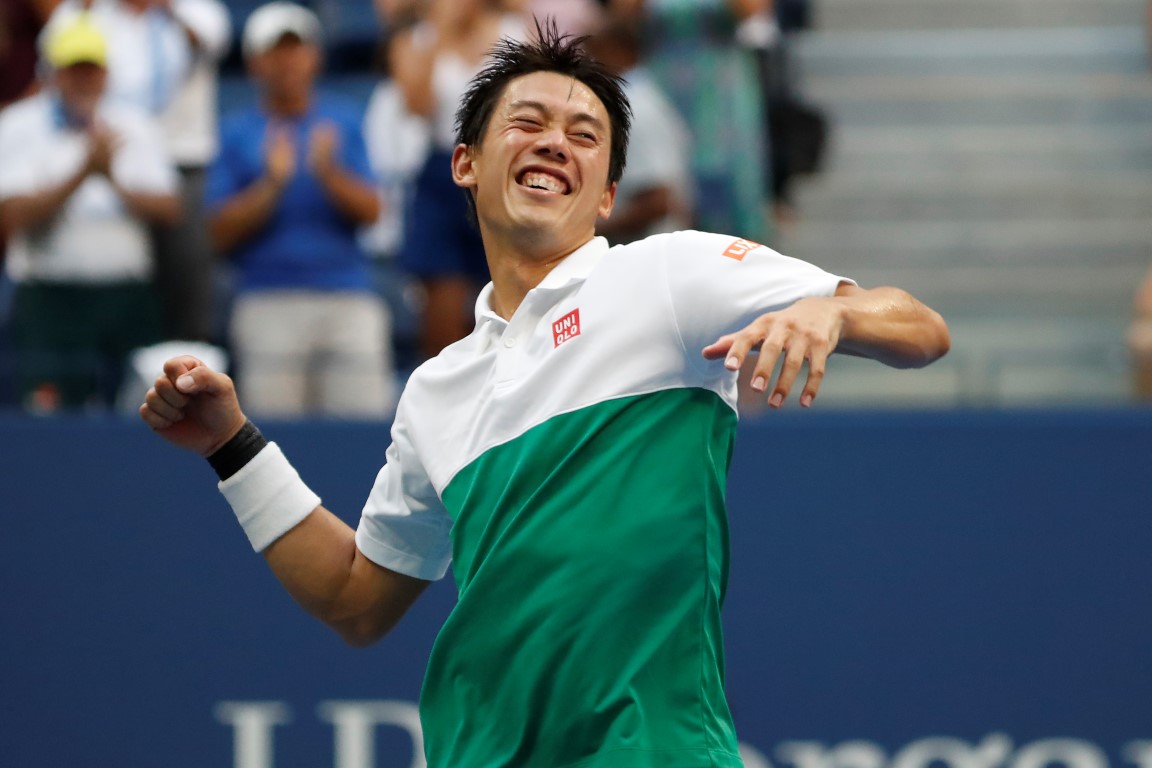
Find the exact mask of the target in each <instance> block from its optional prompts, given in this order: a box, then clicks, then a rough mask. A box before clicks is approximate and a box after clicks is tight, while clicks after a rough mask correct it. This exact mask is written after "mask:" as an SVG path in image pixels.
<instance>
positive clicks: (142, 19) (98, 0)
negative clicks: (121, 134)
mask: <svg viewBox="0 0 1152 768" xmlns="http://www.w3.org/2000/svg"><path fill="white" fill-rule="evenodd" d="M82 13H83V14H87V15H88V16H89V18H90V19H91V20H92V23H93V24H95V25H96V26H97V27H99V28H100V30H101V32H102V33H103V34H104V36H105V37H106V38H107V40H108V99H109V100H110V101H112V102H120V103H127V104H131V105H133V106H134V107H136V108H137V109H142V110H145V111H147V112H150V113H151V114H153V115H155V116H157V117H159V116H160V115H161V114H163V112H164V110H165V109H167V108H168V105H169V104H170V103H171V102H172V100H173V99H174V98H176V94H177V92H178V91H179V90H180V88H181V87H182V86H183V85H184V81H185V79H186V78H187V77H188V72H189V67H190V66H191V64H192V48H191V45H190V44H189V42H188V34H187V32H186V31H185V29H184V27H183V26H181V24H180V23H179V22H178V21H177V20H176V19H175V18H174V17H173V15H172V12H171V10H170V6H169V5H167V4H161V3H160V2H158V0H63V2H62V3H60V5H59V6H58V7H57V8H56V11H55V12H54V13H53V14H52V18H51V19H49V21H48V24H49V26H51V25H53V24H56V23H58V22H61V21H67V20H69V19H72V18H74V17H75V16H76V15H78V14H82Z"/></svg>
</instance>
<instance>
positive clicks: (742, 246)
mask: <svg viewBox="0 0 1152 768" xmlns="http://www.w3.org/2000/svg"><path fill="white" fill-rule="evenodd" d="M759 247H760V243H755V242H753V241H751V240H745V239H744V238H739V239H737V240H733V241H732V244H731V245H729V246H728V247H727V248H725V249H724V255H725V256H727V257H728V258H730V259H736V261H743V260H744V257H745V256H747V255H748V251H751V250H753V249H755V248H759Z"/></svg>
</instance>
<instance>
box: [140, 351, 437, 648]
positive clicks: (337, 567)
mask: <svg viewBox="0 0 1152 768" xmlns="http://www.w3.org/2000/svg"><path fill="white" fill-rule="evenodd" d="M140 416H141V418H142V419H143V420H144V421H145V422H146V423H147V424H148V425H149V426H150V427H152V429H153V430H154V431H156V433H157V434H159V435H160V436H161V437H164V438H165V439H166V440H168V441H169V442H171V443H173V444H174V445H177V446H180V447H182V448H185V449H188V450H191V451H193V452H195V453H199V454H200V455H201V456H204V457H206V458H207V457H209V456H211V457H213V462H214V466H216V468H217V471H218V472H220V474H221V475H222V477H224V479H223V481H222V483H221V490H222V491H224V494H225V496H226V497H228V499H229V501H230V502H231V503H232V505H233V509H234V511H235V512H236V514H237V517H238V518H239V520H240V523H241V525H242V526H243V527H244V529H245V532H246V533H248V535H249V538H250V539H251V540H252V542H253V545H254V546H255V547H256V548H257V549H259V550H261V551H262V552H263V554H264V557H265V560H266V561H267V562H268V565H269V567H271V569H272V572H273V573H274V574H275V575H276V577H277V578H278V579H279V580H280V582H281V583H282V584H283V585H284V587H285V588H286V589H287V590H288V592H289V594H291V595H292V597H293V598H294V599H295V600H296V601H297V602H298V603H299V604H300V605H301V606H303V607H304V608H305V610H307V611H308V612H309V613H311V614H312V615H313V616H315V617H317V618H318V619H320V620H321V621H323V622H325V623H326V624H328V625H329V626H330V627H332V628H333V629H334V630H336V631H337V632H338V633H339V634H340V635H341V637H343V638H344V640H345V641H346V642H348V643H349V644H352V645H357V646H362V645H367V644H369V643H371V642H374V641H375V640H377V639H379V638H380V637H382V636H383V635H384V634H386V633H387V632H388V631H389V630H390V629H391V628H392V627H393V626H395V625H396V623H397V622H398V621H399V620H400V618H401V617H402V616H403V615H404V613H405V612H406V611H407V610H408V608H409V607H410V606H411V605H412V604H413V603H414V602H415V601H416V598H418V597H419V596H420V594H421V593H422V592H423V591H424V589H425V588H426V587H427V586H428V584H429V582H428V581H425V580H422V579H416V578H413V577H410V576H406V575H404V574H401V573H397V572H395V571H392V570H389V569H387V568H384V567H382V566H379V565H377V564H376V563H373V562H372V561H370V560H369V559H368V558H366V557H365V556H364V555H363V554H362V553H361V552H360V551H359V549H358V548H357V547H356V542H355V532H354V531H353V530H352V528H351V527H349V526H348V525H347V524H346V523H344V521H342V520H340V519H339V518H338V517H336V516H335V515H333V514H332V513H331V512H329V511H328V510H327V509H325V508H324V507H323V506H321V505H319V503H318V501H317V497H316V496H315V494H312V493H311V491H309V490H308V489H307V487H306V486H304V485H303V483H302V481H300V480H299V477H298V476H297V475H296V473H295V470H293V469H292V468H291V466H290V465H289V464H288V463H287V460H286V459H284V458H283V457H282V454H280V451H279V448H278V447H277V446H276V445H275V444H262V443H259V445H262V447H259V448H258V449H257V451H256V452H255V453H254V454H253V455H251V456H250V457H248V460H246V461H244V463H243V464H242V465H241V466H239V467H234V468H222V467H221V461H220V460H219V459H218V457H219V456H221V455H222V454H223V453H227V452H229V451H233V452H234V450H233V447H234V446H235V445H236V442H235V441H236V440H237V439H241V438H243V435H242V434H241V433H242V432H244V433H245V434H251V433H252V432H254V431H255V430H254V428H252V427H250V426H249V422H248V421H247V419H246V418H245V416H244V414H243V412H242V411H241V410H240V405H239V402H238V400H237V399H236V391H235V388H234V386H233V383H232V380H231V379H230V378H229V377H228V376H227V375H225V374H223V373H220V372H218V371H214V370H212V369H210V368H208V367H207V366H205V365H204V364H203V363H201V362H200V361H199V360H197V359H196V358H193V357H189V356H182V357H176V358H173V359H171V360H169V361H168V362H166V363H165V364H164V372H163V374H162V375H161V376H159V377H158V378H157V379H156V382H155V384H154V385H153V386H152V388H151V389H150V390H149V391H148V394H147V395H146V396H145V400H144V404H143V405H142V406H140ZM256 435H257V436H258V435H259V433H258V432H257V433H256ZM259 439H260V440H262V439H263V438H262V437H261V438H259ZM241 455H245V454H243V452H242V454H241ZM233 469H234V470H235V471H234V472H233V471H232V470H233Z"/></svg>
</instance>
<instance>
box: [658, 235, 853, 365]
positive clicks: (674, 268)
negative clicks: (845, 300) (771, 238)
mask: <svg viewBox="0 0 1152 768" xmlns="http://www.w3.org/2000/svg"><path fill="white" fill-rule="evenodd" d="M651 240H653V241H657V240H659V241H662V242H661V245H663V248H661V251H662V253H661V254H660V257H661V258H662V259H663V261H664V264H663V266H664V268H665V270H666V274H667V283H668V290H669V293H670V299H671V303H672V307H673V312H674V314H675V319H676V323H677V327H678V330H679V332H680V336H681V338H682V339H683V342H684V345H685V347H686V348H687V349H688V350H689V351H694V350H699V349H703V348H704V347H705V346H707V345H708V344H711V343H712V342H713V341H715V340H716V339H717V338H718V337H720V336H722V335H724V334H726V333H731V332H733V331H735V330H738V329H740V328H742V327H744V326H745V325H747V324H748V323H750V322H752V321H753V320H754V319H756V318H757V317H759V316H760V315H762V314H764V313H765V312H772V311H776V310H780V309H783V308H785V307H787V306H789V305H791V304H792V303H794V302H796V301H798V300H799V299H803V298H806V297H809V296H831V295H833V294H834V293H835V292H836V288H837V287H838V286H839V285H840V284H841V283H843V282H849V283H850V282H852V281H851V280H848V279H847V278H843V277H840V276H839V275H834V274H832V273H830V272H826V271H825V270H823V269H821V268H820V267H817V266H816V265H814V264H810V263H808V262H806V261H801V260H800V259H794V258H792V257H789V256H785V255H783V254H781V253H777V252H776V251H774V250H772V249H771V248H768V247H767V246H764V245H761V244H759V243H755V242H752V241H750V240H745V239H743V238H739V237H733V236H731V235H718V234H712V233H706V232H674V233H671V234H667V235H656V236H655V237H653V238H651ZM655 244H656V243H655V242H653V245H655Z"/></svg>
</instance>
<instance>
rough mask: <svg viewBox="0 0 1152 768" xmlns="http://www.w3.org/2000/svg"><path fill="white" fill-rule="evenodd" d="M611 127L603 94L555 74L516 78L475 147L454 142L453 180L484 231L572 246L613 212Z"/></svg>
mask: <svg viewBox="0 0 1152 768" xmlns="http://www.w3.org/2000/svg"><path fill="white" fill-rule="evenodd" d="M610 131H611V126H610V125H609V119H608V112H607V110H606V109H605V108H604V104H603V103H602V102H601V101H600V99H599V98H597V96H596V95H595V94H594V93H593V92H592V91H591V90H590V89H589V88H588V87H587V86H586V85H584V84H583V83H581V82H579V81H578V80H575V79H573V78H571V77H568V76H566V75H560V74H557V73H555V72H535V73H532V74H530V75H524V76H523V77H520V78H517V79H515V80H513V81H511V82H510V83H509V84H508V86H507V87H506V88H505V89H504V93H503V95H502V96H501V98H500V101H499V102H498V103H497V105H496V108H495V109H494V110H493V112H492V117H491V119H490V120H489V122H488V126H487V128H486V130H485V133H484V136H483V138H482V139H481V142H480V146H478V147H471V148H469V147H464V146H461V147H457V149H456V153H455V155H454V156H453V163H452V167H453V174H454V177H455V179H456V183H457V184H459V185H460V186H462V187H465V188H467V189H469V190H471V191H472V193H473V194H474V195H475V200H476V214H477V218H478V219H479V221H480V227H481V230H482V231H487V232H492V233H495V234H498V235H503V236H511V237H513V238H516V239H520V238H527V240H526V241H525V242H530V243H532V244H535V245H539V246H541V247H543V248H546V249H553V250H559V251H562V252H567V251H569V250H571V249H573V248H576V247H578V246H580V245H582V244H583V243H584V242H586V241H587V240H588V239H589V238H591V237H592V235H593V234H594V233H595V227H596V218H597V217H598V216H607V215H608V214H609V213H610V212H611V210H612V203H613V200H614V199H615V195H616V185H615V184H609V183H608V168H609V162H610V159H611V157H610V156H611V149H612V147H611V133H610Z"/></svg>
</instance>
